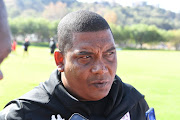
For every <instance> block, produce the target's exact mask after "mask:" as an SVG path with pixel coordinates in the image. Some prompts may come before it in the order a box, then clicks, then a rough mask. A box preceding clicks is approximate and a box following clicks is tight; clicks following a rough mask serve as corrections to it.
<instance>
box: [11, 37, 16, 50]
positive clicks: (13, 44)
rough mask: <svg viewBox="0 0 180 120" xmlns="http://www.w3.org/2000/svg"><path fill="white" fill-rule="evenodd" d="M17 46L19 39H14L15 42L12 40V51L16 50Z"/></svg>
mask: <svg viewBox="0 0 180 120" xmlns="http://www.w3.org/2000/svg"><path fill="white" fill-rule="evenodd" d="M16 46H17V41H16V39H14V40H13V42H12V48H11V50H12V51H16Z"/></svg>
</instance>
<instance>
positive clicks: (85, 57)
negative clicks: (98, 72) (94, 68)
mask: <svg viewBox="0 0 180 120" xmlns="http://www.w3.org/2000/svg"><path fill="white" fill-rule="evenodd" d="M90 57H91V56H88V55H87V56H83V57H81V58H82V59H88V58H90Z"/></svg>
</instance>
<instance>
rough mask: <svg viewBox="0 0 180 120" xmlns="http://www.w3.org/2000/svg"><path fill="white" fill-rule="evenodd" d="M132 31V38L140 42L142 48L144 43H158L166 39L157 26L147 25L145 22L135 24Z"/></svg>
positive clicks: (137, 42)
mask: <svg viewBox="0 0 180 120" xmlns="http://www.w3.org/2000/svg"><path fill="white" fill-rule="evenodd" d="M131 33H132V38H133V39H134V40H135V41H136V44H140V47H141V48H142V45H143V44H144V43H157V42H160V41H165V40H166V39H165V38H164V37H163V36H162V35H161V34H160V33H158V31H157V28H156V27H155V26H147V25H144V24H138V25H133V26H132V28H131Z"/></svg>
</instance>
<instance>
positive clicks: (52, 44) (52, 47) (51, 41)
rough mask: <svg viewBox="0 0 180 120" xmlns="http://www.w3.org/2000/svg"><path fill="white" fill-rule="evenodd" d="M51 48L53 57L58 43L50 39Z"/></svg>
mask: <svg viewBox="0 0 180 120" xmlns="http://www.w3.org/2000/svg"><path fill="white" fill-rule="evenodd" d="M49 48H50V54H51V55H53V54H54V50H55V49H56V42H55V40H54V38H50V42H49Z"/></svg>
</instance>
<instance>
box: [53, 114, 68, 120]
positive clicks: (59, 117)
mask: <svg viewBox="0 0 180 120" xmlns="http://www.w3.org/2000/svg"><path fill="white" fill-rule="evenodd" d="M51 120H65V119H62V117H61V115H59V114H58V115H57V118H56V115H52V116H51Z"/></svg>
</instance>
